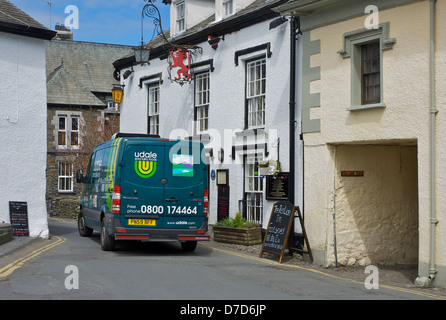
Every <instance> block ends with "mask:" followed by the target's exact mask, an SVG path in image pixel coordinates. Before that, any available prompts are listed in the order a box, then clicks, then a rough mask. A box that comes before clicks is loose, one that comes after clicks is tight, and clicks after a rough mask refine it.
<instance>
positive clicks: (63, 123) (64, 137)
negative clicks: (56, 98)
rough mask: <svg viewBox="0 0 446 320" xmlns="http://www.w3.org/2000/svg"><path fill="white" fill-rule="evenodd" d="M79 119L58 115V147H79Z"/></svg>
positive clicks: (77, 117)
mask: <svg viewBox="0 0 446 320" xmlns="http://www.w3.org/2000/svg"><path fill="white" fill-rule="evenodd" d="M79 128H80V117H79V116H77V115H76V116H74V115H71V116H69V115H59V116H58V128H57V133H58V135H57V145H58V147H62V148H64V147H65V148H66V147H69V146H70V147H74V148H78V147H79V143H80V141H79Z"/></svg>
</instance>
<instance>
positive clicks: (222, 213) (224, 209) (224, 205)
mask: <svg viewBox="0 0 446 320" xmlns="http://www.w3.org/2000/svg"><path fill="white" fill-rule="evenodd" d="M228 217H229V187H228V186H220V187H218V195H217V219H218V221H221V220H222V219H224V218H228Z"/></svg>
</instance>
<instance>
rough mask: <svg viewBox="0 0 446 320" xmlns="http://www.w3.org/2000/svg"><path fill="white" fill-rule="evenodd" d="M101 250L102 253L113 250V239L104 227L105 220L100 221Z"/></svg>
mask: <svg viewBox="0 0 446 320" xmlns="http://www.w3.org/2000/svg"><path fill="white" fill-rule="evenodd" d="M101 248H102V250H104V251H112V250H113V249H114V248H115V238H113V237H111V236H110V235H109V234H108V231H107V228H106V227H105V219H102V227H101Z"/></svg>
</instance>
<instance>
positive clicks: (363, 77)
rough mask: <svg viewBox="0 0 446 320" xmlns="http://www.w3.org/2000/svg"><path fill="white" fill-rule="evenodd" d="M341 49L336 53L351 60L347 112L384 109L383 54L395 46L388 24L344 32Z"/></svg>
mask: <svg viewBox="0 0 446 320" xmlns="http://www.w3.org/2000/svg"><path fill="white" fill-rule="evenodd" d="M343 38H344V39H343V40H344V41H343V42H344V46H343V48H342V49H341V50H339V51H338V53H339V54H340V55H342V57H343V58H344V59H351V81H350V83H351V102H350V107H348V108H347V110H349V111H356V110H363V109H370V108H385V107H386V104H385V102H384V97H383V92H384V90H383V85H384V82H383V72H382V71H383V55H384V52H385V51H387V50H392V48H393V46H394V45H395V43H396V39H395V38H390V22H385V23H381V24H379V25H378V27H377V28H376V29H367V28H364V29H358V30H354V31H349V32H346V33H344V37H343Z"/></svg>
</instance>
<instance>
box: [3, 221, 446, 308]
mask: <svg viewBox="0 0 446 320" xmlns="http://www.w3.org/2000/svg"><path fill="white" fill-rule="evenodd" d="M67 222H71V223H73V221H67ZM51 240H52V239H51V236H50V240H45V239H41V238H31V237H14V238H13V240H12V241H10V242H7V243H5V244H2V245H0V262H6V261H7V260H11V258H12V257H14V258H15V259H17V257H20V256H21V255H25V254H27V253H28V252H30V250H36V249H38V248H39V247H44V246H46V245H48V241H51ZM200 245H205V246H208V247H211V248H213V249H215V250H220V251H227V252H228V253H231V254H237V255H239V256H241V257H246V258H251V259H259V254H260V250H261V245H260V244H259V245H252V246H244V245H235V244H227V243H221V242H216V241H214V240H213V238H212V237H211V241H209V242H205V243H200ZM262 259H264V260H265V262H267V263H269V264H273V265H274V266H275V268H277V269H283V270H296V271H298V270H301V271H308V272H315V273H319V274H323V275H325V276H327V277H334V278H338V279H343V280H345V281H351V282H354V283H359V284H364V283H365V280H366V278H367V277H368V276H369V275H370V274H369V273H365V267H323V266H319V265H316V264H313V263H311V262H309V261H308V259H306V258H305V257H303V256H301V255H299V254H297V253H293V254H292V255H290V254H288V252H286V253H285V255H284V257H283V260H282V263H280V264H279V263H278V257H277V256H276V255H271V254H268V253H264V254H263V258H262ZM2 260H3V261H2ZM0 264H3V263H0ZM377 267H378V270H379V286H380V287H386V288H394V289H396V290H403V291H411V292H416V293H418V294H420V295H427V296H429V295H432V296H433V297H437V298H439V299H445V300H446V288H445V287H431V288H420V287H418V286H416V285H415V284H414V281H415V279H416V277H417V276H418V267H417V265H393V266H385V265H379V266H377Z"/></svg>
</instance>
